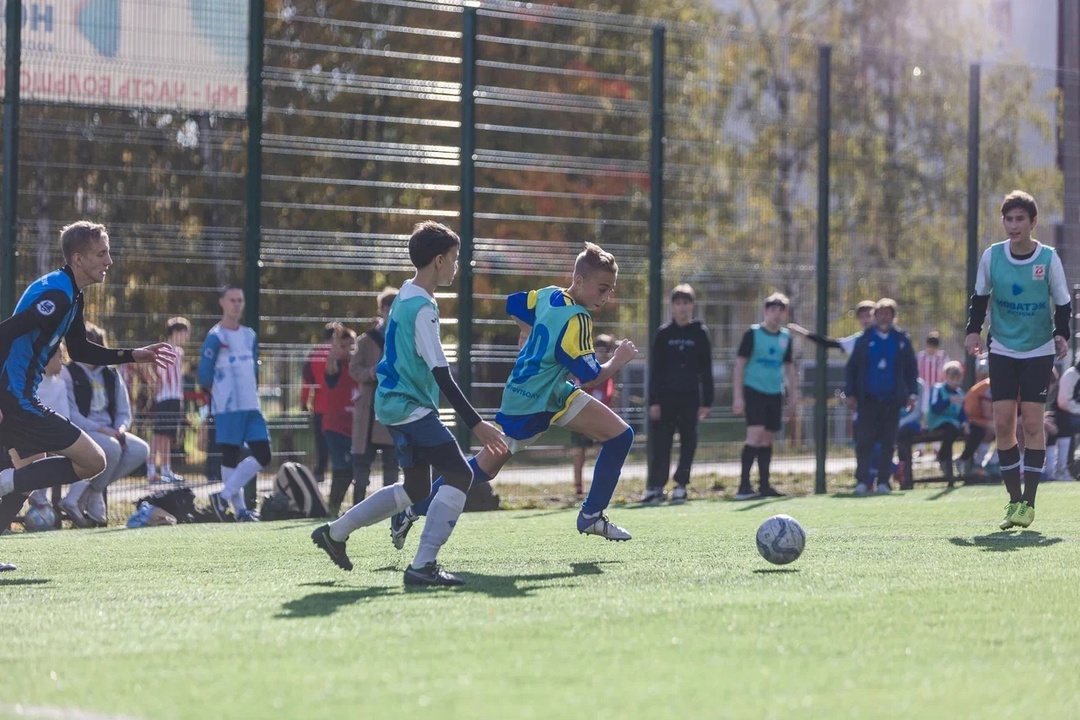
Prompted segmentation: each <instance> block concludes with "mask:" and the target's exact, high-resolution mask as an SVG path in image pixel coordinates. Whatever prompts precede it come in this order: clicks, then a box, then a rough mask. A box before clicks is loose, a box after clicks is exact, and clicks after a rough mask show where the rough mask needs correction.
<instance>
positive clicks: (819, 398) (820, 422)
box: [814, 45, 832, 493]
mask: <svg viewBox="0 0 1080 720" xmlns="http://www.w3.org/2000/svg"><path fill="white" fill-rule="evenodd" d="M831 87H832V46H830V45H822V46H820V47H819V48H818V123H817V125H818V127H817V130H818V137H817V140H818V176H817V191H818V208H817V318H816V324H817V328H818V332H819V333H822V334H823V335H827V334H828V331H829V134H830V133H831V131H832V113H831V109H832V98H831V96H830V95H831ZM815 347H816V351H815V362H816V363H817V369H818V371H817V374H816V376H815V377H814V458H815V461H816V462H815V468H814V492H815V493H824V492H826V490H827V488H826V477H825V460H826V458H827V457H828V443H829V428H828V423H829V405H828V402H829V398H828V392H829V385H828V376H829V358H828V355H827V351H828V348H826V347H825V346H824V345H816V346H815Z"/></svg>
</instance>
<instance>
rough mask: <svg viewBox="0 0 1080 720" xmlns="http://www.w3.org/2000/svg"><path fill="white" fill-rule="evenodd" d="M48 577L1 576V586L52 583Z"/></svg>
mask: <svg viewBox="0 0 1080 720" xmlns="http://www.w3.org/2000/svg"><path fill="white" fill-rule="evenodd" d="M51 582H52V580H49V579H48V578H0V587H14V586H16V585H45V584H46V583H51Z"/></svg>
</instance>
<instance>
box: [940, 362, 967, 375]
mask: <svg viewBox="0 0 1080 720" xmlns="http://www.w3.org/2000/svg"><path fill="white" fill-rule="evenodd" d="M941 374H942V375H945V376H946V377H948V376H949V375H959V376H960V377H964V366H963V364H962V363H961V362H960V361H959V360H950V361H949V362H947V363H945V365H943V366H942V368H941Z"/></svg>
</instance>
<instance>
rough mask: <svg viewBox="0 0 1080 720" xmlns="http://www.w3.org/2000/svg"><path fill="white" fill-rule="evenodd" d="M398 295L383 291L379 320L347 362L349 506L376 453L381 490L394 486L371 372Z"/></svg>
mask: <svg viewBox="0 0 1080 720" xmlns="http://www.w3.org/2000/svg"><path fill="white" fill-rule="evenodd" d="M397 295H398V290H397V288H394V287H386V288H384V289H383V291H382V292H381V293H379V296H378V298H376V302H377V303H378V306H379V316H378V318H377V319H376V322H375V327H373V328H371V329H370V330H368V331H367V332H366V333H364V334H363V335H361V336H360V337H359V338H358V339H357V341H356V351H355V352H354V353H353V356H352V359H350V360H349V375H351V376H352V378H353V380H355V381H356V385H357V393H356V401H355V402H354V403H353V418H352V422H353V426H352V450H353V456H352V457H353V504H354V505H355V504H357V503H359V502H360V501H361V500H363V499H364V496H365V495H366V494H367V487H368V483H369V482H370V480H371V465H372V463H374V462H375V456H376V454H377V453H382V472H383V483H382V486H383V487H390V486H391V485H393V484H394V483H396V482H397V478H398V469H399V468H398V461H397V450H395V449H394V440H393V438H391V437H390V431H389V430H387V429H386V426H385V425H383V424H382V423H381V422H379V421H378V420H377V419H376V418H375V392H376V390H377V389H378V387H379V376H378V374H377V373H376V372H375V368H376V367H377V366H378V364H379V361H380V360H382V354H383V347H384V346H385V344H386V318H387V317H388V316H389V315H390V307H391V306H392V305H393V304H394V299H395V298H396V297H397Z"/></svg>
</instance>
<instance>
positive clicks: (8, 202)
mask: <svg viewBox="0 0 1080 720" xmlns="http://www.w3.org/2000/svg"><path fill="white" fill-rule="evenodd" d="M4 22H5V23H7V25H6V35H5V38H4V41H5V42H6V43H7V46H6V50H5V53H4V54H5V57H4V72H5V74H4V82H5V83H6V84H5V86H4V190H3V192H4V199H3V212H4V227H3V231H2V233H0V234H2V236H3V237H2V238H0V245H2V246H3V250H2V251H0V266H2V267H3V271H2V274H0V319H3V318H6V317H9V316H10V315H11V313H12V312H13V311H14V310H15V243H16V242H17V240H18V232H19V90H20V88H19V75H20V73H21V69H22V68H21V63H22V3H21V2H14V0H7V8H6V9H5V17H4Z"/></svg>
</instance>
